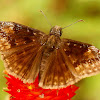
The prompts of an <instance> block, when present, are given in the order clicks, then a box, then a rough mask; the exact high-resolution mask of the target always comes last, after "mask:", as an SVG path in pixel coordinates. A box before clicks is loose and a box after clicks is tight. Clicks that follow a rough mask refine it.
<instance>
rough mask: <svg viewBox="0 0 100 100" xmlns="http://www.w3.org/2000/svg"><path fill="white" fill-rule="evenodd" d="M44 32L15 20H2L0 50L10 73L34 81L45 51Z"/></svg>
mask: <svg viewBox="0 0 100 100" xmlns="http://www.w3.org/2000/svg"><path fill="white" fill-rule="evenodd" d="M44 36H46V35H45V34H44V33H43V32H41V31H39V30H36V29H32V28H29V27H27V26H24V25H21V24H17V23H14V22H0V51H1V55H2V59H3V60H4V62H5V67H6V70H7V71H8V73H9V74H12V75H15V76H17V77H19V78H20V79H22V80H23V81H24V82H33V80H34V79H35V77H36V76H37V75H38V72H39V64H40V61H41V56H42V52H43V49H44V48H43V46H42V47H41V44H40V41H41V38H43V37H44Z"/></svg>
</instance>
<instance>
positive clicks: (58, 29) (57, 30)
mask: <svg viewBox="0 0 100 100" xmlns="http://www.w3.org/2000/svg"><path fill="white" fill-rule="evenodd" d="M49 34H50V35H55V36H59V37H60V36H61V35H62V28H61V27H60V26H57V25H56V26H54V27H52V28H51V30H50V33H49Z"/></svg>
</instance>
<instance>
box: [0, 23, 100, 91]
mask: <svg viewBox="0 0 100 100" xmlns="http://www.w3.org/2000/svg"><path fill="white" fill-rule="evenodd" d="M61 30H62V28H61V27H59V26H54V27H52V28H51V30H50V33H49V35H46V34H45V33H43V32H41V31H39V30H37V29H33V28H30V27H27V26H24V25H21V24H18V23H15V22H0V51H1V55H2V59H3V61H4V64H5V68H6V71H7V72H8V73H9V74H11V75H14V76H15V77H18V78H20V79H21V80H22V81H23V82H24V83H26V82H28V83H31V82H33V81H34V80H35V78H36V77H37V75H38V74H39V86H40V87H42V88H45V89H49V88H50V89H57V88H64V87H67V86H68V85H72V84H74V83H76V82H78V81H79V80H81V79H83V78H85V77H89V76H92V75H96V74H97V73H100V51H99V49H97V48H96V47H95V46H92V45H90V44H87V43H82V42H78V41H74V40H70V39H61V38H60V36H61V35H62V31H61Z"/></svg>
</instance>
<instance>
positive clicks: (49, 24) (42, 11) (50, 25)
mask: <svg viewBox="0 0 100 100" xmlns="http://www.w3.org/2000/svg"><path fill="white" fill-rule="evenodd" d="M40 12H41V13H42V14H43V15H44V17H45V19H46V21H47V23H48V24H49V25H50V26H51V27H52V25H51V23H50V22H49V21H48V19H47V17H46V15H45V14H44V12H43V11H42V10H40Z"/></svg>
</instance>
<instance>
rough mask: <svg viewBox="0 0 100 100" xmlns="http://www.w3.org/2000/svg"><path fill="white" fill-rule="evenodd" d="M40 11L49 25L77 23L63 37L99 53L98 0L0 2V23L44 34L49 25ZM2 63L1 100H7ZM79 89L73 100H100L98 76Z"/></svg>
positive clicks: (81, 84)
mask: <svg viewBox="0 0 100 100" xmlns="http://www.w3.org/2000/svg"><path fill="white" fill-rule="evenodd" d="M39 10H43V11H44V13H45V14H46V16H47V18H48V20H49V21H50V22H51V24H52V25H59V26H62V27H65V26H66V25H69V24H71V23H73V22H75V21H77V20H79V19H83V20H84V22H79V23H77V24H74V25H72V26H70V27H67V28H66V29H64V30H63V35H62V38H63V37H66V38H70V39H74V40H78V41H81V42H86V43H90V44H92V45H95V46H96V47H97V48H99V49H100V0H0V21H13V22H17V23H20V24H24V25H27V26H30V27H33V28H36V29H39V30H41V31H43V32H45V33H47V34H48V33H49V30H50V28H51V27H50V25H49V24H48V23H47V22H46V19H45V18H44V16H43V15H42V14H41V13H40V12H39ZM3 70H4V66H3V62H2V61H1V60H0V100H9V99H8V97H9V96H8V94H7V93H5V92H4V91H3V88H5V87H6V79H5V78H4V77H3V76H4V74H3ZM76 85H77V86H79V87H80V89H78V90H77V92H76V95H75V96H74V97H73V99H72V100H100V74H99V75H96V76H93V77H89V78H86V79H83V80H81V81H80V82H79V83H77V84H76Z"/></svg>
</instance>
